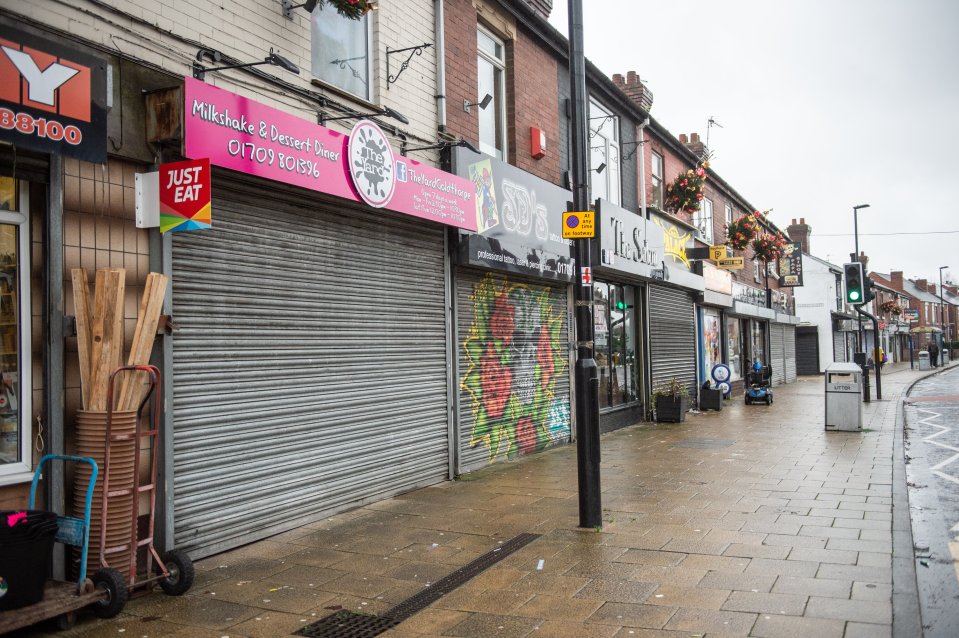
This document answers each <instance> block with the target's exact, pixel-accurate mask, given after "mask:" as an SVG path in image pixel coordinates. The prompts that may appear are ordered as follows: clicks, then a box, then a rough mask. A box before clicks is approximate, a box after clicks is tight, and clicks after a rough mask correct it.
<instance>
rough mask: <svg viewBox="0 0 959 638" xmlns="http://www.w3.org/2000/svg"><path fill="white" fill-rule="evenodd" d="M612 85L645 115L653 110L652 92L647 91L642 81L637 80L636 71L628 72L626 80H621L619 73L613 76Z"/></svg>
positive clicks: (647, 88)
mask: <svg viewBox="0 0 959 638" xmlns="http://www.w3.org/2000/svg"><path fill="white" fill-rule="evenodd" d="M613 83H614V84H615V85H616V86H617V87H619V90H620V91H622V92H623V93H625V94H626V97H628V98H629V99H630V100H632V101H633V102H634V103H636V105H637V106H639V108H641V109H643V110H644V111H646V112H647V113H649V110H650V109H651V108H653V92H652V91H650V90H649V87H647V86H646V85H645V84H643V81H642V80H640V79H639V74H637V73H636V71H628V72H627V73H626V78H625V79H623V76H622V74H621V73H615V74H614V75H613Z"/></svg>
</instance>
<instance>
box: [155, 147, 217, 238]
mask: <svg viewBox="0 0 959 638" xmlns="http://www.w3.org/2000/svg"><path fill="white" fill-rule="evenodd" d="M210 195H211V189H210V160H209V159H208V158H203V159H198V160H187V161H185V162H173V163H170V164H161V165H160V232H161V233H166V232H171V231H180V230H202V229H205V228H210V226H211V225H212V223H213V220H212V218H211V215H210Z"/></svg>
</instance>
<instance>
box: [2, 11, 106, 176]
mask: <svg viewBox="0 0 959 638" xmlns="http://www.w3.org/2000/svg"><path fill="white" fill-rule="evenodd" d="M106 68H107V67H106V62H104V61H103V60H99V59H97V58H94V57H92V56H89V55H86V54H85V53H81V52H79V51H75V50H73V49H70V48H68V47H65V46H62V45H61V44H58V43H56V42H51V41H47V40H44V39H41V38H38V37H36V36H34V35H31V34H28V33H25V32H22V31H19V30H17V29H14V28H10V27H7V26H4V29H3V34H2V36H0V140H2V141H4V142H9V143H11V144H14V145H16V146H18V147H20V148H27V149H32V150H36V151H41V152H46V153H60V154H63V155H67V156H69V157H75V158H77V159H81V160H85V161H88V162H96V163H100V164H102V163H104V162H106V161H107V109H106V104H107V88H106Z"/></svg>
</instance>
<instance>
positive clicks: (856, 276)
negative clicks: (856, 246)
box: [842, 261, 866, 306]
mask: <svg viewBox="0 0 959 638" xmlns="http://www.w3.org/2000/svg"><path fill="white" fill-rule="evenodd" d="M842 271H843V281H844V282H845V284H846V303H851V304H853V305H856V306H858V305H861V304H864V303H866V288H865V283H864V282H863V280H864V279H865V277H863V274H862V264H861V263H859V262H858V261H855V262H852V263H849V264H843V265H842Z"/></svg>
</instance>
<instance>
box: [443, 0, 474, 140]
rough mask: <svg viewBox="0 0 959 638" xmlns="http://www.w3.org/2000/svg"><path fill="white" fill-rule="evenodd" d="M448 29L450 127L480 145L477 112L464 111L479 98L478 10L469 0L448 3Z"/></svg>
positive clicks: (447, 90)
mask: <svg viewBox="0 0 959 638" xmlns="http://www.w3.org/2000/svg"><path fill="white" fill-rule="evenodd" d="M445 4H446V6H445V29H446V34H445V37H446V126H447V129H448V130H449V131H450V133H453V134H454V135H458V136H462V137H464V138H465V139H467V140H469V141H470V142H472V143H473V144H478V143H479V120H478V119H477V116H476V109H477V108H478V107H473V108H472V109H471V110H472V111H473V112H472V113H464V112H463V100H469V101H470V102H475V101H476V100H477V99H478V98H477V97H476V90H477V89H476V26H477V22H476V9H474V8H473V3H472V2H470V1H469V0H447V1H446V3H445Z"/></svg>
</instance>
